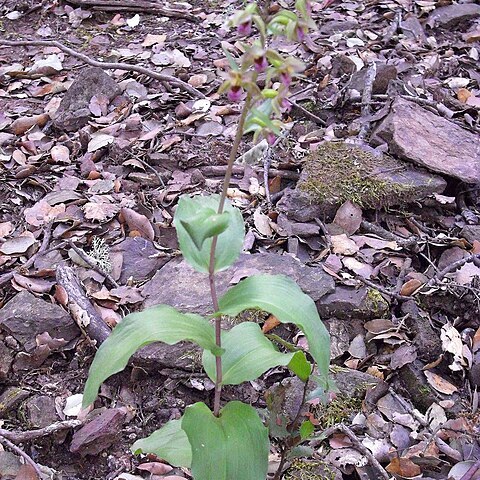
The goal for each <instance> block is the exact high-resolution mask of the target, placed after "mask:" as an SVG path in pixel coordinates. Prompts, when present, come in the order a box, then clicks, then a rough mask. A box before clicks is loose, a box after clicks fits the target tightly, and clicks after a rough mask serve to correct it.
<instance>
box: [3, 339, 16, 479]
mask: <svg viewBox="0 0 480 480" xmlns="http://www.w3.org/2000/svg"><path fill="white" fill-rule="evenodd" d="M14 355H15V352H14V351H13V350H11V349H10V348H8V347H7V346H6V345H5V343H4V341H3V340H0V383H2V382H3V381H4V380H5V379H6V378H7V376H8V372H9V371H10V367H11V366H12V362H13V356H14ZM0 478H1V477H0Z"/></svg>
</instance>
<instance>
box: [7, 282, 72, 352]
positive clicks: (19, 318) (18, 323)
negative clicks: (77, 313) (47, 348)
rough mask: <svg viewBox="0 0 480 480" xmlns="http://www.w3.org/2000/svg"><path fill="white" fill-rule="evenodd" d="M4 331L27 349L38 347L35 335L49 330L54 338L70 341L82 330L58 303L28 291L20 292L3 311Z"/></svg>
mask: <svg viewBox="0 0 480 480" xmlns="http://www.w3.org/2000/svg"><path fill="white" fill-rule="evenodd" d="M0 330H3V331H5V332H7V333H8V334H10V335H11V336H12V337H14V338H15V339H16V340H17V341H18V342H19V343H20V344H21V345H22V346H23V348H24V349H25V350H26V351H27V352H31V351H33V350H34V349H35V347H36V343H35V337H36V336H37V335H39V334H41V333H44V332H48V333H49V334H50V337H52V338H58V339H60V338H63V339H64V340H66V341H70V340H72V339H74V338H75V337H77V336H78V335H79V334H80V329H79V328H78V327H77V325H76V324H75V323H74V321H73V320H72V318H71V317H70V315H69V314H68V313H67V312H65V310H63V308H61V307H59V306H58V305H53V304H51V303H48V302H45V301H44V300H41V299H39V298H37V297H35V296H34V295H32V294H31V293H30V292H27V291H26V290H24V291H22V292H20V293H17V295H15V297H13V298H12V299H11V300H10V301H9V302H8V303H7V304H6V305H5V306H4V307H3V308H2V309H1V310H0Z"/></svg>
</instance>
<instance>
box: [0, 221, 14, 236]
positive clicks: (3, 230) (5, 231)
mask: <svg viewBox="0 0 480 480" xmlns="http://www.w3.org/2000/svg"><path fill="white" fill-rule="evenodd" d="M12 232H13V225H12V222H0V239H1V238H5V237H7V236H8V235H10V234H11V233H12Z"/></svg>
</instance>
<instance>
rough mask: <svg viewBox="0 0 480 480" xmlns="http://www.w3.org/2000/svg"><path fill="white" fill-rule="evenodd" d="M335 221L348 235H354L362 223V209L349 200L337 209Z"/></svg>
mask: <svg viewBox="0 0 480 480" xmlns="http://www.w3.org/2000/svg"><path fill="white" fill-rule="evenodd" d="M333 223H335V224H336V225H338V226H339V227H341V228H342V229H343V230H344V232H345V233H347V234H348V235H353V234H354V233H355V232H356V231H357V230H358V229H359V228H360V224H361V223H362V209H361V208H360V207H359V206H358V205H355V204H354V203H352V202H351V201H350V200H347V201H346V202H345V203H344V204H343V205H341V206H340V207H339V209H338V210H337V213H336V214H335V218H334V219H333Z"/></svg>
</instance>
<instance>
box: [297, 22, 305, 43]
mask: <svg viewBox="0 0 480 480" xmlns="http://www.w3.org/2000/svg"><path fill="white" fill-rule="evenodd" d="M295 37H296V38H297V41H299V42H303V41H304V40H305V30H304V29H303V27H301V26H300V25H297V27H296V28H295Z"/></svg>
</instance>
